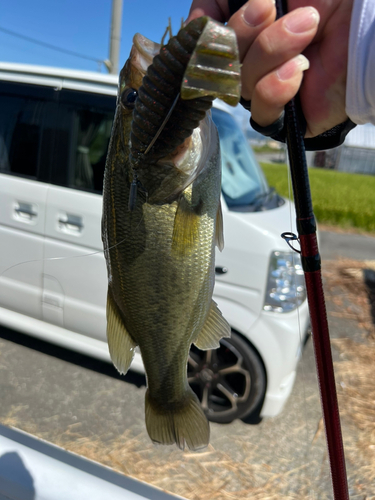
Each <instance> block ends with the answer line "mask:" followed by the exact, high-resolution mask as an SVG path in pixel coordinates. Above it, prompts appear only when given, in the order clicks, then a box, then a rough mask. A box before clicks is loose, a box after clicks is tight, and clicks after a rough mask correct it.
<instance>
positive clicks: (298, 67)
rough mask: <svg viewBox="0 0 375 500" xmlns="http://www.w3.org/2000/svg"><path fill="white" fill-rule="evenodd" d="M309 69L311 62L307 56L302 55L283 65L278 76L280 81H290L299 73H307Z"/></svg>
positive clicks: (278, 71)
mask: <svg viewBox="0 0 375 500" xmlns="http://www.w3.org/2000/svg"><path fill="white" fill-rule="evenodd" d="M309 67H310V62H309V60H308V59H307V58H306V57H305V56H303V55H302V54H300V55H299V56H297V57H294V58H293V59H291V60H290V61H288V62H287V63H285V64H283V65H282V66H281V67H280V68H279V69H278V70H277V76H278V77H279V79H280V80H284V81H285V80H289V79H290V78H292V77H293V76H294V75H295V74H296V73H297V71H305V70H306V69H309Z"/></svg>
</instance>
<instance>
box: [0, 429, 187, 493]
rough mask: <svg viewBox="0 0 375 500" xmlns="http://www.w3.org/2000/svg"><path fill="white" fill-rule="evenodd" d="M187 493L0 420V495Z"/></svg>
mask: <svg viewBox="0 0 375 500" xmlns="http://www.w3.org/2000/svg"><path fill="white" fill-rule="evenodd" d="M106 498H108V499H111V500H142V499H145V498H148V499H154V500H168V499H171V500H173V499H178V498H179V499H182V497H179V496H174V495H171V494H169V493H166V492H164V491H162V490H160V489H158V488H155V487H153V486H150V485H149V484H146V483H143V482H141V481H138V480H136V479H132V478H130V477H127V476H124V475H122V474H118V473H116V472H115V471H113V470H112V469H109V468H108V467H104V466H102V465H100V464H98V463H96V462H93V461H91V460H88V459H86V458H84V457H81V456H79V455H75V454H73V453H70V452H67V451H65V450H64V449H62V448H59V447H58V446H55V445H52V444H50V443H47V442H46V441H43V440H41V439H38V438H35V437H34V436H31V435H30V434H27V433H25V432H22V431H19V430H16V429H8V428H6V427H4V426H2V425H0V500H3V499H6V500H67V499H69V500H88V499H90V500H103V499H106Z"/></svg>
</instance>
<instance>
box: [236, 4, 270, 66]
mask: <svg viewBox="0 0 375 500" xmlns="http://www.w3.org/2000/svg"><path fill="white" fill-rule="evenodd" d="M275 18H276V8H275V2H274V0H249V1H248V2H247V3H246V4H245V5H244V6H243V7H241V8H240V9H239V10H238V11H237V12H235V13H234V14H233V16H232V17H231V18H230V19H229V21H228V26H230V27H231V28H233V29H234V31H235V32H236V35H237V43H238V50H239V54H240V61H241V62H242V60H243V58H244V56H245V54H246V53H247V51H248V49H249V47H250V46H251V44H252V43H253V42H254V40H255V39H256V38H257V36H258V35H259V34H260V32H261V31H262V30H264V29H265V28H267V27H268V26H270V25H271V24H272V23H273V22H274V21H275Z"/></svg>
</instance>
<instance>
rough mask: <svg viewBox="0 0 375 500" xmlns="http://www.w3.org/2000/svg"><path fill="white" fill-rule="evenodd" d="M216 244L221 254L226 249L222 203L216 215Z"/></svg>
mask: <svg viewBox="0 0 375 500" xmlns="http://www.w3.org/2000/svg"><path fill="white" fill-rule="evenodd" d="M215 244H216V246H217V248H218V249H219V250H220V252H221V251H222V250H223V248H224V224H223V212H222V209H221V202H220V203H219V206H218V208H217V213H216V229H215Z"/></svg>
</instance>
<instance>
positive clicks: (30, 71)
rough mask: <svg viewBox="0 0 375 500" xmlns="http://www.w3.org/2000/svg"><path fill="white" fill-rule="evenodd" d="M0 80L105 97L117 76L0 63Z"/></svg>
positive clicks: (229, 109) (218, 104) (112, 89)
mask: <svg viewBox="0 0 375 500" xmlns="http://www.w3.org/2000/svg"><path fill="white" fill-rule="evenodd" d="M0 80H3V81H11V82H18V83H30V84H33V85H46V86H48V87H54V88H58V89H62V88H64V89H71V90H80V91H84V92H95V93H97V94H107V95H116V94H117V86H118V76H117V75H109V74H103V73H95V72H93V71H80V70H75V69H68V68H56V67H52V66H34V65H32V64H19V63H8V62H0ZM214 107H215V108H218V109H221V110H223V111H226V112H228V113H230V114H233V107H232V106H228V105H227V104H225V103H224V102H223V101H220V100H219V99H215V101H214Z"/></svg>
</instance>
